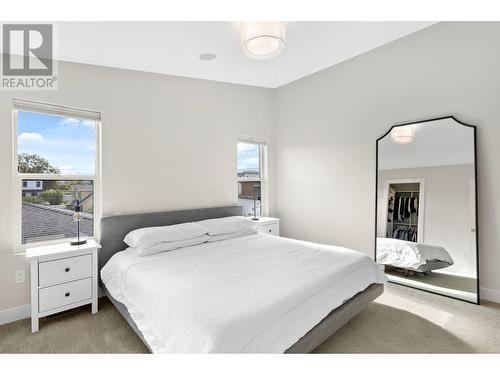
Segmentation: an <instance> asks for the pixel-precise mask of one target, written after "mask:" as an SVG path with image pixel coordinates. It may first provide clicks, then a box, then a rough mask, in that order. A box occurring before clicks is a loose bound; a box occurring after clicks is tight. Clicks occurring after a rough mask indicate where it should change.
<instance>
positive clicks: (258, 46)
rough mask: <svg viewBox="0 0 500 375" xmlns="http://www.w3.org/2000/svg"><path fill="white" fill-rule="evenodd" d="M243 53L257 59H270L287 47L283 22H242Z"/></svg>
mask: <svg viewBox="0 0 500 375" xmlns="http://www.w3.org/2000/svg"><path fill="white" fill-rule="evenodd" d="M240 34H241V48H242V49H243V53H244V54H245V55H246V56H248V57H250V58H251V59H255V60H269V59H272V58H274V57H277V56H279V55H280V54H281V53H282V52H283V50H284V49H285V37H286V35H285V25H284V24H283V22H242V23H241V26H240Z"/></svg>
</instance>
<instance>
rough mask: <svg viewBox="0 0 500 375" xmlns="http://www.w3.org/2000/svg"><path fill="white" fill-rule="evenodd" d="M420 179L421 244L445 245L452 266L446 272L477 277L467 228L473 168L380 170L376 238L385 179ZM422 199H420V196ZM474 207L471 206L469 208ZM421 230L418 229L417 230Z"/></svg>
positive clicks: (381, 221) (381, 217) (470, 216)
mask: <svg viewBox="0 0 500 375" xmlns="http://www.w3.org/2000/svg"><path fill="white" fill-rule="evenodd" d="M406 178H423V179H425V192H424V196H423V198H424V199H423V201H422V200H421V201H420V204H423V205H424V210H423V212H424V221H423V229H424V231H423V235H424V237H423V241H422V242H424V243H426V244H429V245H438V246H444V247H445V248H446V249H447V250H448V252H449V253H450V255H451V257H452V259H453V262H454V264H453V265H452V266H450V267H447V268H446V272H451V273H455V274H459V275H462V276H468V277H476V247H475V243H474V241H473V236H474V235H473V234H472V233H471V231H470V229H471V227H472V224H473V215H474V210H473V209H472V211H471V206H470V204H469V197H470V191H469V190H470V187H471V185H470V181H471V179H473V178H474V165H473V164H461V165H446V166H442V167H424V168H406V169H384V170H380V171H379V184H378V194H379V195H378V196H379V200H378V202H377V203H378V211H377V212H378V224H379V228H378V229H379V233H378V235H379V236H382V237H385V234H382V233H383V232H384V230H382V231H380V229H382V228H385V226H384V211H385V212H387V206H386V207H384V201H385V202H387V200H386V199H385V200H384V196H385V194H386V191H385V187H386V181H387V180H395V179H406ZM421 198H422V197H421ZM472 207H473V206H472ZM419 230H420V228H419Z"/></svg>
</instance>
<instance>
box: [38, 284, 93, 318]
mask: <svg viewBox="0 0 500 375" xmlns="http://www.w3.org/2000/svg"><path fill="white" fill-rule="evenodd" d="M38 293H39V295H38V298H39V302H38V303H39V308H40V312H44V311H48V310H52V309H56V308H58V307H61V306H65V305H70V304H72V303H76V302H79V301H83V300H86V299H90V298H92V278H91V277H89V278H87V279H83V280H77V281H71V282H69V283H65V284H60V285H55V286H49V287H47V288H42V289H40V290H39V291H38Z"/></svg>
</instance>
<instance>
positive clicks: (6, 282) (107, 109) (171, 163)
mask: <svg viewBox="0 0 500 375" xmlns="http://www.w3.org/2000/svg"><path fill="white" fill-rule="evenodd" d="M59 69H60V72H59V73H60V74H59V90H58V91H54V92H33V91H23V92H21V91H20V92H12V91H0V172H1V175H2V178H1V180H0V197H3V199H4V200H3V203H2V204H1V205H0V311H1V310H5V309H9V308H12V307H16V306H21V305H25V304H27V303H29V291H28V288H29V280H27V281H26V283H24V284H17V285H16V284H15V283H14V271H15V270H18V269H25V270H26V272H27V274H28V267H27V263H26V261H25V259H24V256H22V255H16V256H14V255H12V223H11V206H10V197H11V196H12V195H11V194H12V189H11V184H12V182H11V168H12V148H11V139H12V134H11V126H12V125H11V123H12V121H11V111H12V103H11V98H12V97H21V98H26V99H35V100H43V101H47V102H51V103H57V104H64V105H69V106H76V107H83V108H89V109H95V110H99V111H102V115H103V125H102V167H103V168H102V203H103V207H102V209H103V214H104V215H111V214H115V213H131V212H141V211H142V212H147V211H161V210H170V209H180V208H191V207H203V206H217V205H230V204H236V203H237V202H238V199H237V183H236V137H238V136H254V137H259V138H262V139H265V140H267V141H268V142H269V148H270V149H272V144H271V140H270V136H271V129H272V121H273V113H272V109H273V102H272V99H273V97H272V96H273V91H272V90H271V89H262V88H256V87H249V86H241V85H234V84H225V83H217V82H212V81H203V80H196V79H187V78H180V77H173V76H166V75H159V74H152V73H143V72H136V71H129V70H121V69H112V68H104V67H98V66H92V65H83V64H73V63H64V62H63V63H60V64H59ZM271 166H272V164H271V165H270V167H271ZM270 172H271V173H272V170H271V171H270ZM271 212H272V207H271ZM23 311H24V310H23Z"/></svg>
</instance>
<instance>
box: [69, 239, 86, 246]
mask: <svg viewBox="0 0 500 375" xmlns="http://www.w3.org/2000/svg"><path fill="white" fill-rule="evenodd" d="M86 243H87V240H80V241H71V242H70V243H69V244H70V245H73V246H77V245H85V244H86Z"/></svg>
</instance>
